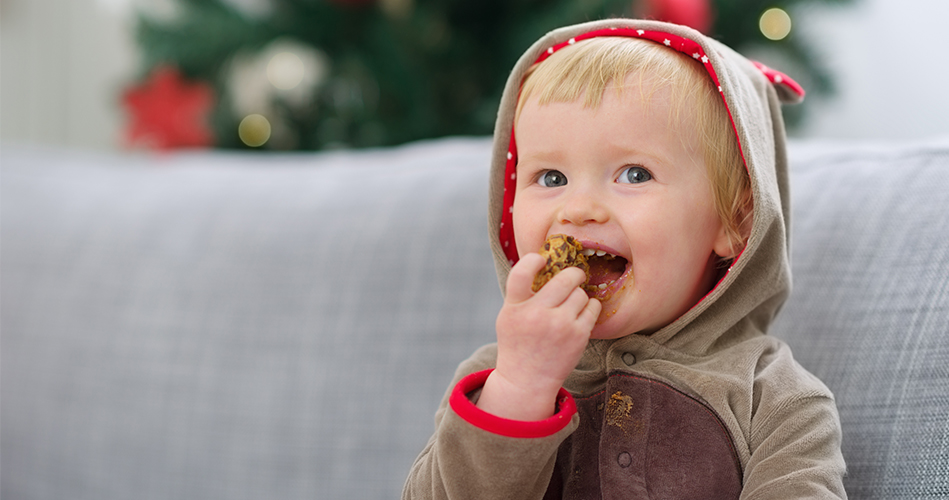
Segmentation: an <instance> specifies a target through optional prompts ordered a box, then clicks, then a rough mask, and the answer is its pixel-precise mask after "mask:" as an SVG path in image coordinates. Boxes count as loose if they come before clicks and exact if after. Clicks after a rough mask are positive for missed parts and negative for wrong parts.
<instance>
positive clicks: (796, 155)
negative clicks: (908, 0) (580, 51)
mask: <svg viewBox="0 0 949 500" xmlns="http://www.w3.org/2000/svg"><path fill="white" fill-rule="evenodd" d="M489 146H490V144H489V142H488V141H487V140H486V139H481V138H476V139H463V138H456V139H446V140H439V141H430V142H423V143H417V144H411V145H408V146H403V147H399V148H393V149H383V150H373V151H362V152H333V153H324V154H314V155H303V154H300V155H297V154H292V155H289V154H288V155H277V156H272V155H271V156H268V155H251V154H247V155H241V154H236V153H210V152H202V153H186V154H164V155H157V156H149V155H144V154H95V153H82V152H75V151H62V150H45V149H36V148H24V147H9V146H7V147H3V148H2V150H0V161H2V170H0V172H2V179H0V189H2V192H0V202H2V206H0V217H2V220H0V228H2V235H0V236H2V237H0V260H2V267H0V285H2V287H0V305H2V310H0V334H2V337H0V338H2V346H0V356H2V357H0V389H2V392H0V453H2V456H0V463H2V468H0V496H2V497H3V499H4V500H36V499H63V500H65V499H68V500H118V499H136V500H146V499H195V500H197V499H201V500H209V499H228V500H234V499H254V500H260V499H270V498H273V499H277V498H279V499H314V498H326V499H393V498H398V496H399V492H400V491H401V487H402V483H403V480H404V478H405V476H406V474H407V472H408V469H409V466H410V464H411V462H412V460H413V459H414V457H415V456H416V454H417V453H418V452H419V451H420V450H421V448H422V446H423V445H424V443H425V441H426V439H427V438H428V436H429V435H430V433H431V431H432V427H433V421H432V417H433V414H434V411H435V408H436V406H437V404H438V401H439V400H440V398H441V397H442V394H443V392H444V391H445V389H446V388H447V384H448V382H449V380H450V378H451V375H452V372H453V370H454V368H455V366H456V365H457V363H458V362H459V361H461V360H462V359H464V358H465V357H466V356H467V355H468V354H469V353H470V352H471V351H472V350H474V349H475V348H476V347H478V346H480V345H482V344H484V343H486V342H490V341H492V340H493V338H494V333H493V325H494V319H495V314H496V311H497V309H498V307H499V306H500V302H501V297H500V294H499V291H498V286H497V282H496V278H495V273H494V269H493V264H492V260H491V256H490V251H489V249H488V244H487V237H486V232H487V228H486V213H485V212H486V209H485V204H486V197H487V186H486V177H487V164H488V156H489ZM791 156H792V164H793V173H792V176H793V177H792V179H793V196H794V206H795V208H794V218H793V228H794V237H793V247H792V255H793V265H794V277H795V281H794V287H795V288H794V292H793V295H792V298H791V299H790V301H789V302H788V303H787V305H786V306H785V308H784V309H783V311H782V313H781V315H780V317H779V320H778V322H777V323H776V324H775V325H774V327H773V329H772V332H771V333H772V334H773V335H777V336H779V337H781V338H784V339H786V340H787V341H788V342H789V343H790V344H791V345H792V347H793V348H794V352H795V355H796V357H797V358H798V359H799V360H800V362H801V363H802V364H804V365H805V366H806V367H807V368H809V369H810V370H811V371H813V372H814V373H815V374H817V375H818V376H820V377H821V378H822V379H823V380H824V381H825V382H826V383H827V384H828V385H829V386H830V387H831V389H833V391H834V392H835V394H836V396H837V400H838V405H839V408H840V415H841V420H842V424H843V430H844V443H843V447H844V455H845V457H846V459H847V462H848V466H849V475H848V477H847V481H846V484H847V487H848V491H849V493H850V496H851V498H857V499H871V498H888V499H889V498H905V499H920V498H949V417H947V413H949V141H929V142H927V143H922V144H890V145H855V144H849V145H841V144H830V143H824V144H820V143H812V142H793V143H792V144H791Z"/></svg>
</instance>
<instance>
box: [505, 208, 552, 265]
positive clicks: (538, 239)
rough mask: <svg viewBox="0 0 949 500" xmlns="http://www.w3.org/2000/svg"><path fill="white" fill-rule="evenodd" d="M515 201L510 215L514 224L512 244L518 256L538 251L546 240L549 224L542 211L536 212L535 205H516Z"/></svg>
mask: <svg viewBox="0 0 949 500" xmlns="http://www.w3.org/2000/svg"><path fill="white" fill-rule="evenodd" d="M518 201H520V200H517V199H515V201H514V209H513V213H512V214H511V215H512V217H513V223H514V242H515V244H516V245H517V254H518V256H523V255H525V254H528V253H530V252H536V251H538V250H540V248H541V246H543V244H544V240H546V239H547V230H548V229H549V223H548V221H547V219H546V218H544V217H543V211H542V210H538V208H537V205H536V204H531V203H523V202H521V203H518Z"/></svg>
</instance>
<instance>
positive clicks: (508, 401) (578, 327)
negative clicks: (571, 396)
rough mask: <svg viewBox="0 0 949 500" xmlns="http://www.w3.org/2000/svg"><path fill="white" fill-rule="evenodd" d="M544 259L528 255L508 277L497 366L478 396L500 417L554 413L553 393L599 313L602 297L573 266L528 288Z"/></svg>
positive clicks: (483, 405) (574, 362) (572, 365)
mask: <svg viewBox="0 0 949 500" xmlns="http://www.w3.org/2000/svg"><path fill="white" fill-rule="evenodd" d="M544 263H545V262H544V259H543V257H541V256H540V255H538V254H536V253H531V254H527V255H525V256H523V257H522V258H521V259H520V261H519V262H518V263H517V265H515V266H514V268H513V269H511V273H510V275H509V276H508V279H507V296H506V297H505V300H504V306H502V307H501V312H500V313H499V314H498V319H497V334H498V360H497V367H496V368H495V370H494V372H492V373H491V375H490V376H489V377H488V379H487V381H485V385H484V389H483V390H482V392H481V397H480V398H479V400H478V407H479V408H481V409H482V410H485V411H487V412H488V413H492V414H495V415H497V416H500V417H505V418H510V419H513V420H542V419H544V418H547V417H549V416H551V415H553V413H554V406H555V401H556V397H557V392H558V391H559V390H560V387H561V386H562V385H563V382H564V380H566V379H567V376H568V375H569V374H570V372H571V371H573V369H574V368H575V367H576V365H577V362H578V361H580V356H581V355H582V354H583V350H584V349H585V348H586V345H587V342H588V341H589V339H590V332H591V331H592V330H593V326H594V325H595V324H596V319H597V317H598V316H599V314H600V308H601V307H602V306H601V305H600V302H599V301H598V300H596V299H591V298H589V297H587V294H586V293H584V291H583V290H582V289H580V285H581V284H583V282H584V281H585V280H586V276H585V274H584V273H583V271H581V270H580V269H577V268H568V269H565V270H563V271H561V272H560V274H558V275H557V276H555V277H554V278H553V279H551V280H550V281H549V282H548V283H547V284H546V285H544V287H543V288H541V289H540V291H538V292H537V293H534V292H532V291H531V283H532V282H533V280H534V275H536V274H537V272H538V271H540V270H541V268H543V267H544Z"/></svg>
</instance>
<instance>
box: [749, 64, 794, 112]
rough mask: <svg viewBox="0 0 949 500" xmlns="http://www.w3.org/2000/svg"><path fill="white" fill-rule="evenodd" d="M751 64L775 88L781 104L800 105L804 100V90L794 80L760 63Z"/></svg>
mask: <svg viewBox="0 0 949 500" xmlns="http://www.w3.org/2000/svg"><path fill="white" fill-rule="evenodd" d="M751 63H752V64H754V65H755V67H756V68H758V70H759V71H761V73H762V74H764V76H765V77H766V78H767V79H768V81H769V82H771V85H773V86H774V90H775V91H776V92H777V93H778V99H779V100H780V101H781V103H783V104H800V103H801V101H803V100H804V94H805V92H804V88H803V87H801V86H800V85H799V84H798V83H797V82H796V81H794V79H792V78H791V77H789V76H788V75H785V74H784V73H782V72H780V71H778V70H776V69H773V68H769V67H767V66H765V65H764V64H762V63H760V62H758V61H751Z"/></svg>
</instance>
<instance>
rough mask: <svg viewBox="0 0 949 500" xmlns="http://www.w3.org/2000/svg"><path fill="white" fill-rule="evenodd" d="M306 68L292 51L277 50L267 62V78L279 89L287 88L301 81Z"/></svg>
mask: <svg viewBox="0 0 949 500" xmlns="http://www.w3.org/2000/svg"><path fill="white" fill-rule="evenodd" d="M304 76H306V69H305V68H304V67H303V60H301V59H300V56H298V55H296V54H294V53H293V52H279V53H277V54H274V56H273V57H271V58H270V62H268V63H267V79H268V80H270V83H271V84H272V85H273V86H274V87H277V88H278V89H281V90H289V89H292V88H294V87H296V86H297V85H300V82H302V81H303V77H304Z"/></svg>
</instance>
